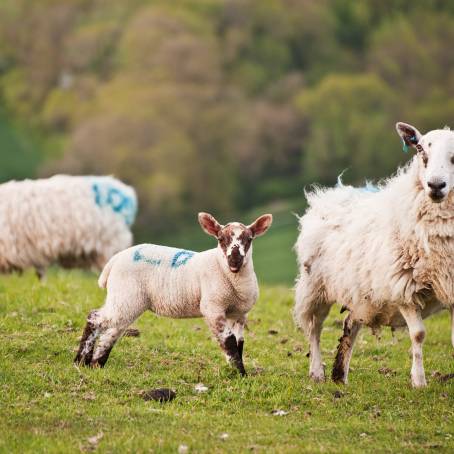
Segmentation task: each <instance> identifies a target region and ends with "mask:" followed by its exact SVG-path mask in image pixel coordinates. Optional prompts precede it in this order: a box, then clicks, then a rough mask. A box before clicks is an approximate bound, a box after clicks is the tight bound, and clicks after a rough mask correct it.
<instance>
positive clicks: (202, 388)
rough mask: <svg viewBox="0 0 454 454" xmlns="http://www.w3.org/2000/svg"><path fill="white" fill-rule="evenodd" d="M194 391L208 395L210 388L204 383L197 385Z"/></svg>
mask: <svg viewBox="0 0 454 454" xmlns="http://www.w3.org/2000/svg"><path fill="white" fill-rule="evenodd" d="M194 390H195V392H197V393H206V392H207V391H208V386H205V385H204V384H203V383H197V384H196V385H195V386H194Z"/></svg>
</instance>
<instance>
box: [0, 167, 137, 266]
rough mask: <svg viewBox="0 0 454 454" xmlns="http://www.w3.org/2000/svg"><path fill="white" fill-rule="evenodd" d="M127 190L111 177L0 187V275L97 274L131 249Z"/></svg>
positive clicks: (132, 200)
mask: <svg viewBox="0 0 454 454" xmlns="http://www.w3.org/2000/svg"><path fill="white" fill-rule="evenodd" d="M136 210H137V198H136V194H135V191H134V189H133V188H131V187H129V186H126V185H125V184H123V183H122V182H121V181H119V180H117V179H115V178H112V177H99V176H67V175H57V176H54V177H51V178H47V179H39V180H24V181H11V182H8V183H4V184H1V185H0V271H1V272H9V271H14V270H24V269H26V268H29V267H35V268H37V269H41V270H43V269H45V268H46V267H48V266H49V265H51V264H53V263H58V264H60V265H62V266H64V267H75V266H80V267H93V268H95V269H102V267H103V266H104V265H105V263H106V262H107V261H108V260H109V258H110V257H111V256H112V255H113V254H115V253H116V252H118V251H119V250H122V249H124V248H126V247H128V246H130V245H131V243H132V234H131V231H130V225H131V224H132V223H133V221H134V217H135V214H136Z"/></svg>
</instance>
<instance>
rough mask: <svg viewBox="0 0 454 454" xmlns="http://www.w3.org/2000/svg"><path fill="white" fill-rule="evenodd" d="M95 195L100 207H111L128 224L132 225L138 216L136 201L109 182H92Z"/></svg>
mask: <svg viewBox="0 0 454 454" xmlns="http://www.w3.org/2000/svg"><path fill="white" fill-rule="evenodd" d="M92 189H93V192H94V195H95V203H96V205H98V206H99V207H101V208H103V207H106V206H108V207H110V208H111V209H112V210H113V211H114V212H115V213H119V214H120V215H121V216H123V218H124V220H125V222H126V224H127V225H131V224H132V223H133V222H134V219H135V217H136V211H137V207H136V202H135V200H134V199H133V198H132V197H129V196H128V195H126V194H125V193H124V192H122V191H121V190H120V189H118V188H116V187H114V186H112V185H111V184H109V183H108V182H104V181H103V182H97V183H93V184H92Z"/></svg>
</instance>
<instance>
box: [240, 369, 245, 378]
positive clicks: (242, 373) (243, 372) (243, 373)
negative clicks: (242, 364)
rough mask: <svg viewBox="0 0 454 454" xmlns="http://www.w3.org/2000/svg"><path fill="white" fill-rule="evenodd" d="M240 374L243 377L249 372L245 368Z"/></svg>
mask: <svg viewBox="0 0 454 454" xmlns="http://www.w3.org/2000/svg"><path fill="white" fill-rule="evenodd" d="M240 375H241V376H242V377H247V372H246V371H245V370H244V369H243V370H240Z"/></svg>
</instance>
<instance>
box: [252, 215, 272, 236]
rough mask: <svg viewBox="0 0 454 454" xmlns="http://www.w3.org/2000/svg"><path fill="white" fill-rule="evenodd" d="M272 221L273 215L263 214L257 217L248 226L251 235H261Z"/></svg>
mask: <svg viewBox="0 0 454 454" xmlns="http://www.w3.org/2000/svg"><path fill="white" fill-rule="evenodd" d="M272 222H273V215H271V214H264V215H263V216H260V217H259V218H257V219H256V220H255V221H254V222H253V223H252V224H251V225H249V226H248V229H249V230H250V231H251V232H252V236H253V237H254V238H255V237H257V236H260V235H263V234H264V233H265V232H266V231H267V230H268V229H269V228H270V225H271V223H272Z"/></svg>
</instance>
